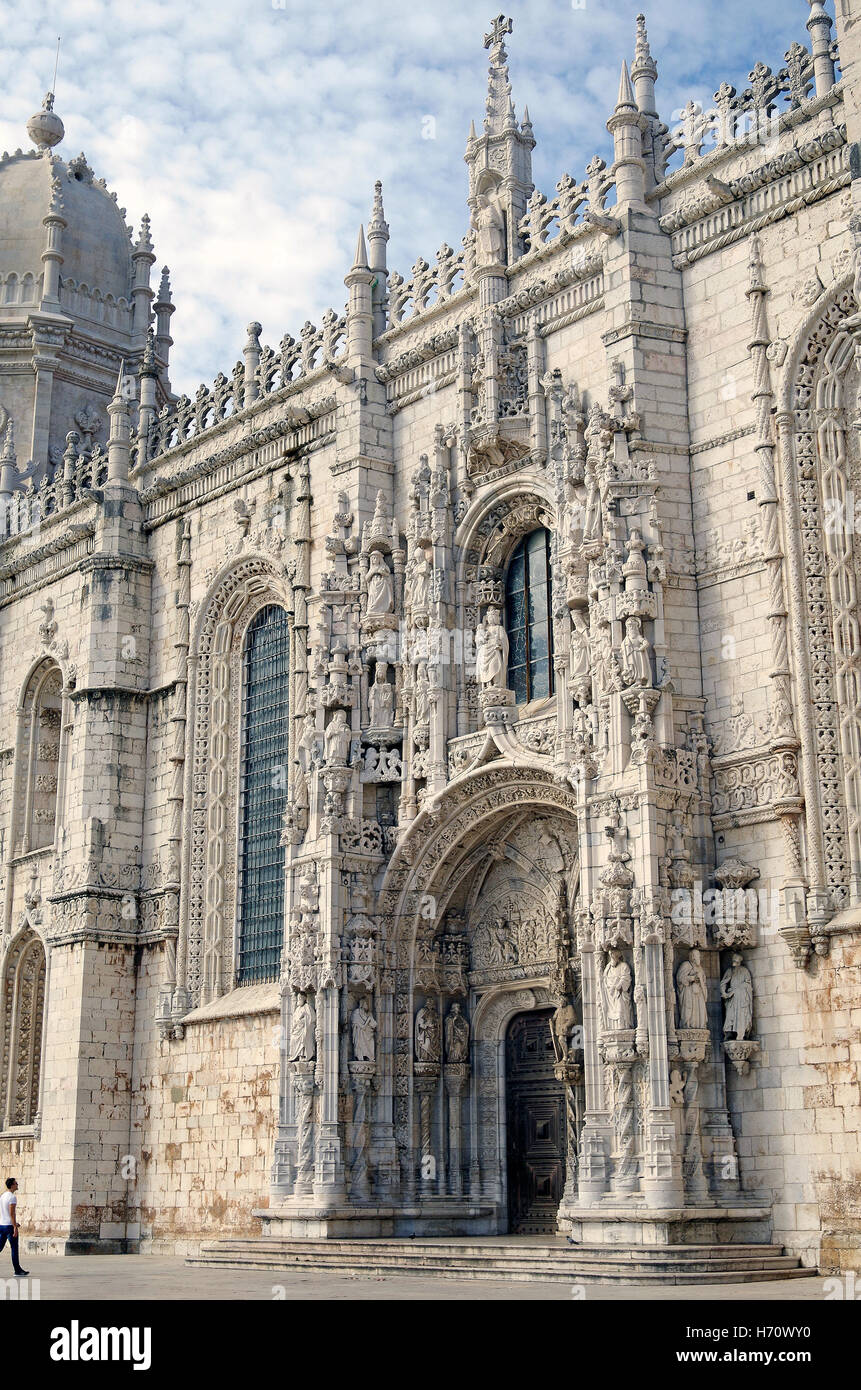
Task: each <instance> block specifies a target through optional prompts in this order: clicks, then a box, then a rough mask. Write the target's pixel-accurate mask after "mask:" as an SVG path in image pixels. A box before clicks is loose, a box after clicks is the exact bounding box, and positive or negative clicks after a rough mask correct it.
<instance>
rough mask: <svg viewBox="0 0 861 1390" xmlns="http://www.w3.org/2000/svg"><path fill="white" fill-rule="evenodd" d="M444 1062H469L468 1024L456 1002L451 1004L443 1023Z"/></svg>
mask: <svg viewBox="0 0 861 1390" xmlns="http://www.w3.org/2000/svg"><path fill="white" fill-rule="evenodd" d="M445 1060H446V1061H447V1062H467V1061H469V1023H468V1022H467V1020H466V1019H465V1018H464V1016H463V1014H462V1013H461V1011H460V1004H458V1002H457V1000H455V1002H454V1003H453V1004H452V1006H451V1008H450V1010H449V1014H448V1018H447V1019H446V1021H445Z"/></svg>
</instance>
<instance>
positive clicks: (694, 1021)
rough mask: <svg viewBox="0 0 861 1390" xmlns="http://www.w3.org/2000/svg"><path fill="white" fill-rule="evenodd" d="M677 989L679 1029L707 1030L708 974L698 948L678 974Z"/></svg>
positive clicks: (681, 966)
mask: <svg viewBox="0 0 861 1390" xmlns="http://www.w3.org/2000/svg"><path fill="white" fill-rule="evenodd" d="M676 989H677V991H678V996H679V1027H680V1028H707V1027H708V1013H707V1009H706V998H707V996H706V972H705V971H704V970H703V968H702V966H701V964H700V953H699V951H698V950H697V948H696V947H694V949H693V950H692V951H691V953H690V956H689V957H688V959H687V960H683V961H682V963H681V965H680V966H679V968H678V971H677V972H676Z"/></svg>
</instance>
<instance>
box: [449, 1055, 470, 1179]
mask: <svg viewBox="0 0 861 1390" xmlns="http://www.w3.org/2000/svg"><path fill="white" fill-rule="evenodd" d="M443 1077H444V1079H445V1089H446V1093H447V1095H448V1167H449V1184H450V1190H451V1194H452V1196H453V1197H460V1196H462V1195H463V1173H462V1172H461V1153H462V1148H463V1143H462V1134H461V1106H462V1098H463V1092H464V1087H465V1086H466V1083H467V1081H468V1080H469V1066H468V1065H467V1063H466V1062H449V1063H447V1065H446V1066H445V1067H444V1068H443Z"/></svg>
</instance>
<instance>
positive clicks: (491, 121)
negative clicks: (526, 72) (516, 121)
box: [484, 14, 514, 135]
mask: <svg viewBox="0 0 861 1390" xmlns="http://www.w3.org/2000/svg"><path fill="white" fill-rule="evenodd" d="M513 27H514V26H513V23H512V21H511V20H510V19H507V18H506V17H505V15H501V14H500V15H497V17H496V19H495V20H494V21H493V24H492V25H491V29H490V33H489V34H485V36H484V46H485V48H489V49H490V68H489V71H488V74H487V101H486V102H485V103H484V109H485V117H484V129H485V131H486V132H487V134H488V135H496V134H499V132H500V131H502V130H505V129H506V126H507V120H508V114H509V108H511V110H512V112H513V106H512V101H511V82H510V81H509V78H508V54H507V53H506V51H505V35H506V34H510V33H511V31H512V29H513Z"/></svg>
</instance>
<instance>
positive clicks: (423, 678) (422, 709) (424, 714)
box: [416, 661, 430, 724]
mask: <svg viewBox="0 0 861 1390" xmlns="http://www.w3.org/2000/svg"><path fill="white" fill-rule="evenodd" d="M429 707H430V681H429V680H428V667H427V662H426V661H420V662H419V664H418V667H417V669H416V723H417V724H427V722H428V716H429Z"/></svg>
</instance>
